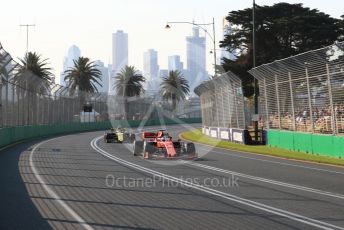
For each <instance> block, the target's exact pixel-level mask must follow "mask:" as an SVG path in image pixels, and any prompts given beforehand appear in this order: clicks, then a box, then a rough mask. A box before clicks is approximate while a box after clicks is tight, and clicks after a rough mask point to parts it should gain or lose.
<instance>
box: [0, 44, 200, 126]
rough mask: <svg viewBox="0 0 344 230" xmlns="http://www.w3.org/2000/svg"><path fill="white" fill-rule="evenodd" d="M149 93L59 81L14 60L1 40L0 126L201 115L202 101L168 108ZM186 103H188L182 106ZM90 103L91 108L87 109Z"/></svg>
mask: <svg viewBox="0 0 344 230" xmlns="http://www.w3.org/2000/svg"><path fill="white" fill-rule="evenodd" d="M164 103H167V104H168V105H169V104H171V103H169V102H162V101H161V100H157V98H154V97H152V96H149V93H147V94H145V95H142V96H138V97H128V98H123V97H119V96H116V95H108V94H105V93H87V92H83V91H81V90H77V89H76V90H73V89H71V88H68V87H64V86H61V85H58V84H55V83H54V81H53V80H51V81H50V80H47V79H43V78H40V77H38V76H36V75H34V74H33V73H32V72H30V71H27V70H26V69H25V67H23V66H22V65H20V64H19V63H17V62H16V61H14V60H13V59H12V57H11V55H10V54H9V53H7V52H6V51H5V50H4V49H3V47H2V45H1V43H0V128H5V127H17V126H28V125H47V124H49V125H50V124H68V123H71V122H81V123H86V122H87V123H89V122H102V121H109V120H110V121H112V120H149V119H157V120H161V119H164V118H166V117H167V118H168V117H172V118H200V115H199V113H197V111H199V102H198V104H197V102H196V103H194V101H192V100H187V101H184V102H180V103H177V105H178V111H171V110H170V109H166V108H165V107H164V106H163V104H164ZM181 103H183V105H185V106H179V105H181ZM85 106H90V107H88V109H90V111H88V112H87V111H86V110H85V111H84V109H85ZM195 111H196V112H195Z"/></svg>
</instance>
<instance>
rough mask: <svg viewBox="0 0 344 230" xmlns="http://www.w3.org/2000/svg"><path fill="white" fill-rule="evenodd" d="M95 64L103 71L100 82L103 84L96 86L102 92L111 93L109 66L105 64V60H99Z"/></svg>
mask: <svg viewBox="0 0 344 230" xmlns="http://www.w3.org/2000/svg"><path fill="white" fill-rule="evenodd" d="M95 64H96V65H97V68H98V69H99V70H100V72H101V73H102V76H101V81H100V84H101V85H102V86H99V85H98V84H96V87H97V89H98V92H100V93H109V71H108V68H107V67H105V66H104V62H102V61H100V60H97V61H95Z"/></svg>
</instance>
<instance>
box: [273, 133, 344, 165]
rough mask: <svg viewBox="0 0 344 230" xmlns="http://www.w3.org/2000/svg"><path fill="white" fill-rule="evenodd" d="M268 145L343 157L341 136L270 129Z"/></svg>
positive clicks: (343, 141)
mask: <svg viewBox="0 0 344 230" xmlns="http://www.w3.org/2000/svg"><path fill="white" fill-rule="evenodd" d="M268 145H269V146H272V147H278V148H284V149H289V150H293V151H297V152H305V153H310V154H316V155H321V156H327V157H335V158H343V157H344V137H343V136H333V135H322V134H314V133H303V132H292V131H284V130H273V129H270V130H269V131H268Z"/></svg>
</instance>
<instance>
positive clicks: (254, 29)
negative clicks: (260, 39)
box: [252, 0, 259, 142]
mask: <svg viewBox="0 0 344 230" xmlns="http://www.w3.org/2000/svg"><path fill="white" fill-rule="evenodd" d="M255 8H256V3H255V0H253V6H252V59H253V68H255V67H256V26H255V10H256V9H255ZM258 112H259V111H258V84H257V79H256V78H254V113H255V114H258ZM254 136H255V138H254V139H255V141H256V142H257V141H258V121H254Z"/></svg>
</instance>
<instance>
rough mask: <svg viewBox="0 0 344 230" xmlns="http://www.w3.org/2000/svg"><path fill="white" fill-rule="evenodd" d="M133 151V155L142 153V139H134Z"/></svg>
mask: <svg viewBox="0 0 344 230" xmlns="http://www.w3.org/2000/svg"><path fill="white" fill-rule="evenodd" d="M133 153H134V156H140V155H143V141H134V143H133Z"/></svg>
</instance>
